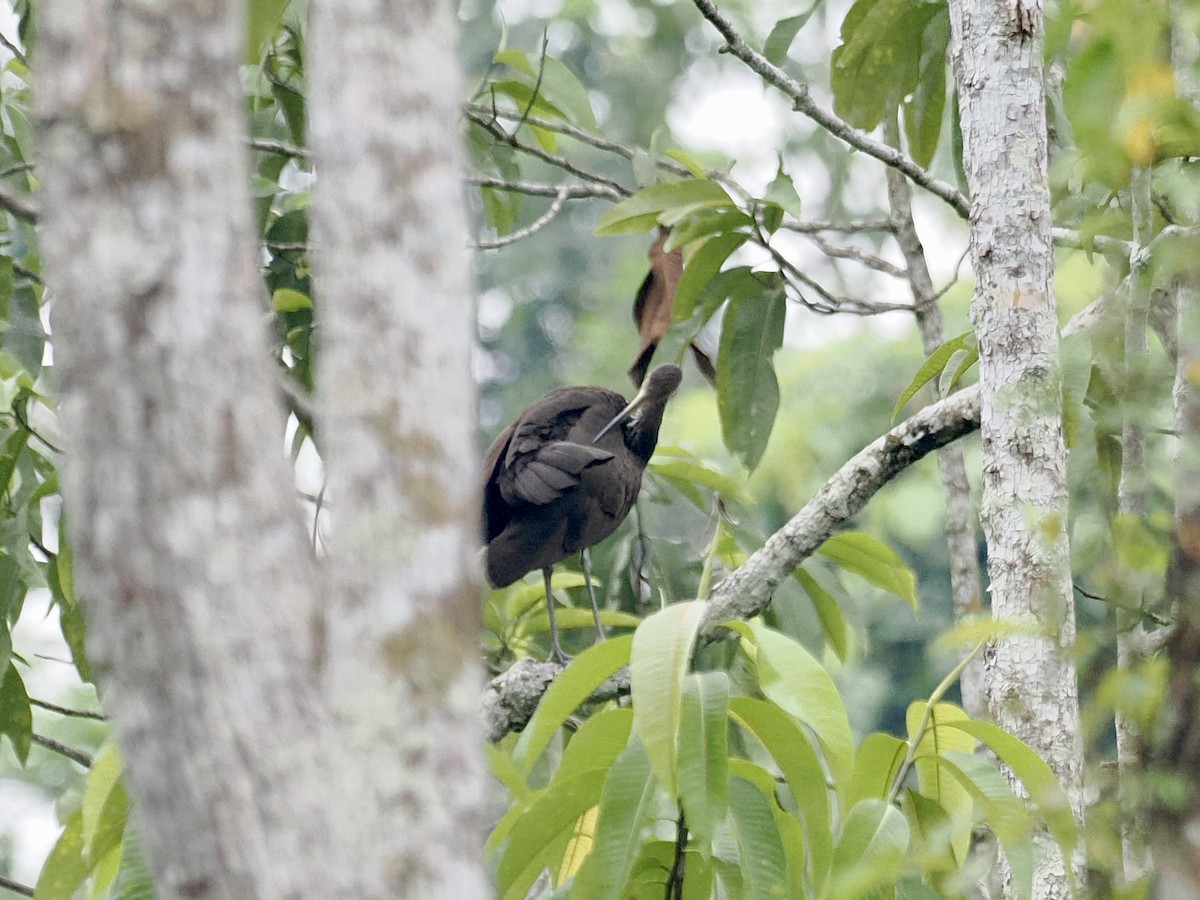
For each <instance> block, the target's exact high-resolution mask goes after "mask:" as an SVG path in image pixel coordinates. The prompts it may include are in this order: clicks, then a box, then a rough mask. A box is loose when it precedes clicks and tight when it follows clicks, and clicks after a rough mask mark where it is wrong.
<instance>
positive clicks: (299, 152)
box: [250, 138, 308, 159]
mask: <svg viewBox="0 0 1200 900" xmlns="http://www.w3.org/2000/svg"><path fill="white" fill-rule="evenodd" d="M250 149H252V150H261V151H262V152H263V153H274V154H275V155H276V156H286V157H288V158H289V159H308V151H307V150H305V149H304V148H303V147H294V146H292V145H291V144H285V143H284V142H283V141H271V140H266V139H264V138H255V139H254V140H252V141H251V142H250Z"/></svg>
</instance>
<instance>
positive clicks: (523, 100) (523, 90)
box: [488, 79, 566, 119]
mask: <svg viewBox="0 0 1200 900" xmlns="http://www.w3.org/2000/svg"><path fill="white" fill-rule="evenodd" d="M488 87H490V88H491V89H492V90H493V91H495V92H496V93H498V94H504V95H505V96H506V97H509V98H510V99H511V100H512V101H513V103H514V104H516V106H517V108H518V109H519V110H520V111H521V112H525V110H529V111H530V112H531V113H533V114H534V115H535V116H540V117H542V118H545V119H566V116H565V115H563V112H562V110H560V109H559V108H558V107H557V106H555V105H554V104H553V103H551V102H550V101H549V100H547V99H546V98H545V97H544V96H542V94H541V93H540V92H539V93H537V94H534V92H533V86H532V85H529V84H526V83H525V82H524V81H516V80H514V79H502V80H500V81H493V82H491V83H490V84H489V85H488Z"/></svg>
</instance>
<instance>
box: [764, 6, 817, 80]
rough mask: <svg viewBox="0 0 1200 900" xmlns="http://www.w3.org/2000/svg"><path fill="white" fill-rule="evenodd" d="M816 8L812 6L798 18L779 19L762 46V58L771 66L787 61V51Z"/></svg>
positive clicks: (780, 64)
mask: <svg viewBox="0 0 1200 900" xmlns="http://www.w3.org/2000/svg"><path fill="white" fill-rule="evenodd" d="M816 9H817V7H816V6H815V5H814V6H813V7H812V9H810V10H809V11H808V12H806V13H801V14H800V15H798V16H788V17H787V18H786V19H780V20H779V21H778V22H776V23H775V27H774V28H772V29H771V33H770V34H769V35H767V41H766V43H765V44H763V56H765V57H766V58H767V61H768V62H769V63H771V65H773V66H782V65H783V64H784V63H785V62H786V61H787V54H788V50H789V49H790V48H791V46H792V41H794V40H795V39H796V35H797V34H799V33H800V29H801V28H803V27H804V24H805V23H806V22H807V21H808V20H809V19H810V18H811V17H812V14H813V13H814V12H816Z"/></svg>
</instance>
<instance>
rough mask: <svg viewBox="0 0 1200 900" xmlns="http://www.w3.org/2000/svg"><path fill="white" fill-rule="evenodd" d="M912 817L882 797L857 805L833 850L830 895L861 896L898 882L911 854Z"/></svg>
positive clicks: (863, 801)
mask: <svg viewBox="0 0 1200 900" xmlns="http://www.w3.org/2000/svg"><path fill="white" fill-rule="evenodd" d="M908 841H909V829H908V820H907V819H905V818H904V814H903V813H901V812H900V811H899V810H898V809H896V807H894V806H891V805H890V804H887V803H884V802H883V801H882V800H862V801H860V802H858V803H856V804H855V805H854V807H853V808H852V809H851V810H850V814H849V815H848V816H847V817H846V821H845V824H844V825H843V827H842V835H841V837H840V838H839V839H838V842H837V846H836V847H835V848H834V851H833V870H832V873H831V889H830V896H834V897H859V896H863V895H865V894H866V893H867V892H868V891H870V890H872V889H874V888H877V887H879V886H881V885H885V884H889V883H891V882H894V881H895V880H896V879H897V878H898V877H899V875H900V873H901V872H903V871H904V865H905V857H906V856H907V854H908Z"/></svg>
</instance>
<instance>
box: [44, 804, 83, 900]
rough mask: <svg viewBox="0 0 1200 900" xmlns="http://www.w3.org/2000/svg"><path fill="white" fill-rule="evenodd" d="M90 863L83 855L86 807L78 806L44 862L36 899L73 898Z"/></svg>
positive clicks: (59, 899) (56, 899) (60, 899)
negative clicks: (79, 807)
mask: <svg viewBox="0 0 1200 900" xmlns="http://www.w3.org/2000/svg"><path fill="white" fill-rule="evenodd" d="M87 873H88V864H87V860H86V859H84V856H83V810H81V809H77V810H75V812H74V813H72V814H71V816H70V817H69V818H68V819H67V821H66V824H65V825H64V826H63V832H62V834H61V835H59V837H58V840H57V841H56V842H55V844H54V848H53V849H52V850H51V851H50V855H49V856H48V857H46V862H45V863H44V864H43V865H42V872H41V874H40V875H39V876H38V881H37V886H36V887H35V888H34V890H33V900H62V898H63V897H73V896H74V895H75V891H76V890H78V889H79V887H80V886H81V885H82V884H83V882H84V881H85V880H86V879H87Z"/></svg>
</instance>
